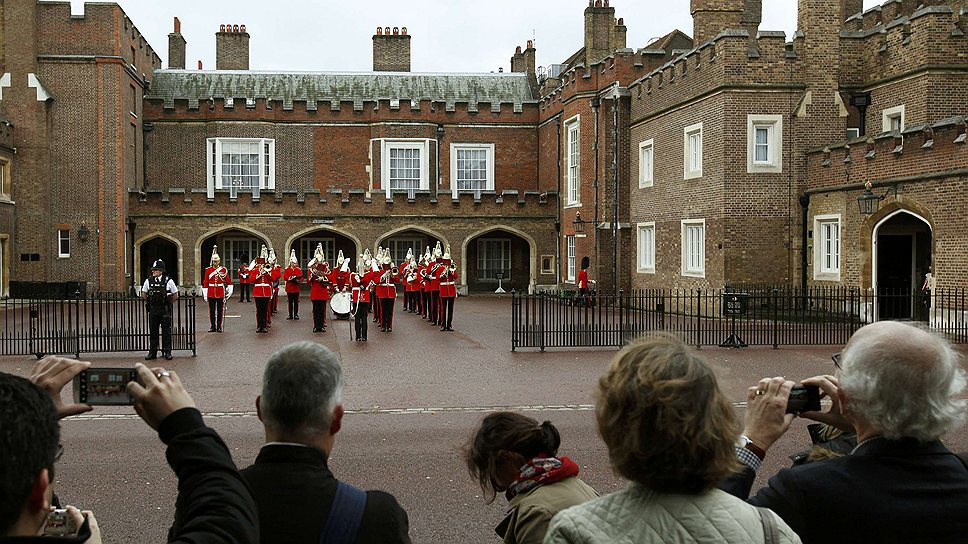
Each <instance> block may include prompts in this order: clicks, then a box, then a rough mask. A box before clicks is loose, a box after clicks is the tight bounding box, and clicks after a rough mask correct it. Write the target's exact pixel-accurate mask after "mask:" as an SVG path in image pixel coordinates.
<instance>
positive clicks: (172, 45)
mask: <svg viewBox="0 0 968 544" xmlns="http://www.w3.org/2000/svg"><path fill="white" fill-rule="evenodd" d="M168 68H178V69H180V70H184V69H185V37H184V36H182V33H181V21H179V20H178V17H175V31H174V32H172V33H171V34H169V35H168Z"/></svg>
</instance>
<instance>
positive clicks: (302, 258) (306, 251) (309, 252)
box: [298, 238, 336, 272]
mask: <svg viewBox="0 0 968 544" xmlns="http://www.w3.org/2000/svg"><path fill="white" fill-rule="evenodd" d="M319 244H323V257H325V258H326V262H328V263H329V266H331V267H335V266H336V239H335V238H303V239H302V240H300V241H299V255H298V257H299V266H300V267H302V269H303V271H304V272H305V271H306V269H307V268H308V267H309V261H311V260H313V255H315V254H316V248H317V247H318V246H319Z"/></svg>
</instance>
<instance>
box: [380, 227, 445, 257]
mask: <svg viewBox="0 0 968 544" xmlns="http://www.w3.org/2000/svg"><path fill="white" fill-rule="evenodd" d="M438 242H440V243H441V249H440V250H441V252H446V251H447V248H446V247H445V246H444V245H443V242H442V241H441V240H438V239H437V238H436V237H434V236H431V235H429V234H427V233H426V232H422V231H419V230H413V229H411V230H405V231H401V232H396V233H394V234H393V235H391V236H390V237H388V238H384V239H382V240H380V243H379V245H380V246H381V247H383V248H388V249H389V250H390V258H391V259H393V262H394V263H396V264H400V263H402V262H404V261H406V260H407V251H409V250H410V249H411V248H412V249H413V254H414V255H416V256H417V257H418V258H419V257H420V255H423V254H424V253H426V252H427V248H428V247H429V248H430V251H431V252H433V250H434V248H435V247H437V243H438ZM450 251H451V253H454V251H455V250H454V248H451V249H450ZM453 257H454V259H455V260H456V259H457V258H458V257H459V256H458V255H454V256H453Z"/></svg>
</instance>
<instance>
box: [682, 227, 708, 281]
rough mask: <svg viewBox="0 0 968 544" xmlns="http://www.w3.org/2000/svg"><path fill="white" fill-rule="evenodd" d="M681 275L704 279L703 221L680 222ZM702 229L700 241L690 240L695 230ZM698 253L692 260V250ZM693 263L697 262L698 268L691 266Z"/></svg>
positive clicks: (704, 238) (704, 242) (704, 228)
mask: <svg viewBox="0 0 968 544" xmlns="http://www.w3.org/2000/svg"><path fill="white" fill-rule="evenodd" d="M681 224H682V240H681V247H682V275H683V276H689V277H693V278H705V277H706V220H705V219H683V220H682V223H681ZM696 227H699V228H701V229H702V231H701V232H702V239H701V240H699V241H698V243H697V241H696V240H695V239H694V238H692V236H691V235H692V234H693V233H695V230H694V229H695V228H696ZM693 249H695V250H697V251H698V255H697V258H696V259H693V258H692V256H693V253H692V250H693ZM693 261H696V262H698V266H693V265H694V263H693Z"/></svg>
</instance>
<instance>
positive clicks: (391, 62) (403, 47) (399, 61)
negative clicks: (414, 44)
mask: <svg viewBox="0 0 968 544" xmlns="http://www.w3.org/2000/svg"><path fill="white" fill-rule="evenodd" d="M373 71H374V72H409V71H410V35H409V34H407V27H403V28H397V27H393V30H392V31H391V30H390V27H385V28H381V27H376V34H374V35H373Z"/></svg>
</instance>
